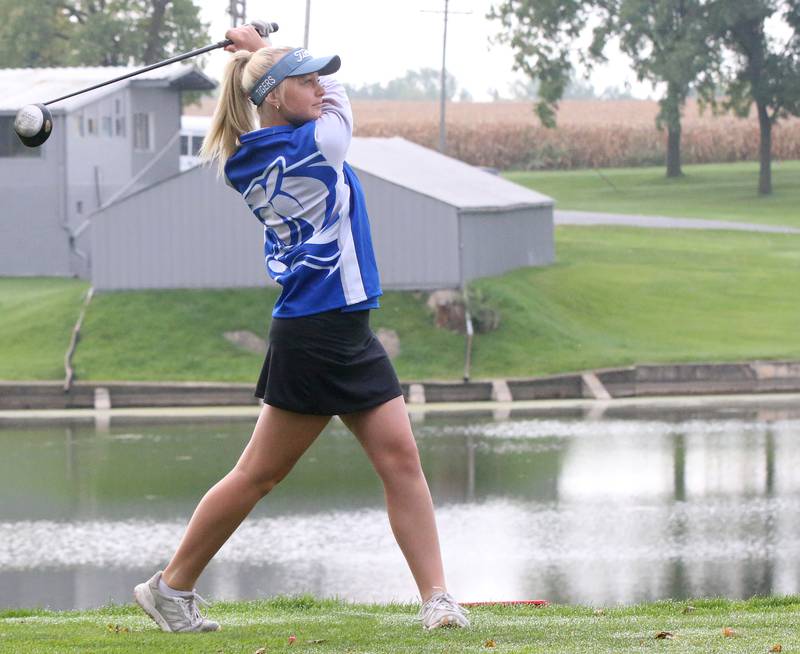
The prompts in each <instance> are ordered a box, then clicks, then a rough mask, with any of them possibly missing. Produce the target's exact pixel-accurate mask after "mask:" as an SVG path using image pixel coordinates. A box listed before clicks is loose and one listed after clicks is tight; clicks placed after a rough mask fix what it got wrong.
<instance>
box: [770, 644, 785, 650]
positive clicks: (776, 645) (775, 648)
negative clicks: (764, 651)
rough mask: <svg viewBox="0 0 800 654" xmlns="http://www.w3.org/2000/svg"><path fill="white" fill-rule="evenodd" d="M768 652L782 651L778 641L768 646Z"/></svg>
mask: <svg viewBox="0 0 800 654" xmlns="http://www.w3.org/2000/svg"><path fill="white" fill-rule="evenodd" d="M769 651H770V652H782V651H783V647H781V644H780V643H775V644H774V645H773V646H772V647H770V648H769Z"/></svg>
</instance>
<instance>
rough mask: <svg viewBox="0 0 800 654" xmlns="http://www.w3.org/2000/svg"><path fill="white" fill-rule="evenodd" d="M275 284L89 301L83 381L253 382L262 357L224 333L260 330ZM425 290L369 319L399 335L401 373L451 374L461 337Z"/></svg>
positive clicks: (78, 361) (390, 300)
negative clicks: (436, 313) (439, 323)
mask: <svg viewBox="0 0 800 654" xmlns="http://www.w3.org/2000/svg"><path fill="white" fill-rule="evenodd" d="M277 295H278V291H277V290H276V289H260V290H257V289H252V290H247V289H236V290H221V291H219V290H203V291H200V290H198V291H187V290H176V291H131V292H120V293H104V294H99V295H97V296H96V297H95V299H94V300H93V301H92V305H91V307H90V311H89V312H87V315H86V320H85V322H84V328H83V331H82V334H83V336H82V339H81V345H80V347H79V348H78V351H77V352H76V356H75V370H76V374H77V375H78V377H79V378H80V379H84V380H112V379H120V380H161V379H164V380H213V381H242V382H254V381H255V379H256V378H257V377H258V373H259V371H260V370H261V363H262V361H263V356H261V355H258V354H253V353H251V352H248V351H245V350H243V349H241V348H239V347H237V346H235V345H233V344H232V343H229V342H228V341H227V340H225V338H224V336H223V335H224V333H225V332H229V331H238V330H246V331H251V332H253V333H254V334H258V335H260V336H262V337H266V334H267V331H268V329H269V322H270V318H269V316H270V311H271V309H272V305H273V303H274V302H275V298H276V297H277ZM424 300H425V297H424V296H423V295H422V294H414V293H398V292H395V293H387V294H386V295H385V296H384V297H383V298H381V305H382V308H381V309H380V310H379V311H375V312H374V313H373V316H372V320H371V324H372V327H373V329H374V330H375V331H377V330H378V329H380V328H381V327H390V328H391V329H394V330H396V331H397V332H398V333H399V335H400V340H401V349H402V351H401V354H400V357H399V358H398V359H397V360H396V367H397V371H398V374H399V375H400V377H406V378H415V377H426V378H427V377H451V378H452V377H457V376H458V375H459V374H460V372H459V371H460V368H459V366H461V365H463V363H462V361H463V360H462V356H463V347H464V345H463V337H461V336H459V335H458V334H454V333H450V332H445V331H441V330H437V329H435V328H434V327H433V324H432V321H431V319H430V318H429V316H428V314H427V311H426V308H425V305H424Z"/></svg>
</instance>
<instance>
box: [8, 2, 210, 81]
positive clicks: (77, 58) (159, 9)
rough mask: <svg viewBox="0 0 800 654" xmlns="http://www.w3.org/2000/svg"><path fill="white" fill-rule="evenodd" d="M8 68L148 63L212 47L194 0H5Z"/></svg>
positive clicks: (206, 28)
mask: <svg viewBox="0 0 800 654" xmlns="http://www.w3.org/2000/svg"><path fill="white" fill-rule="evenodd" d="M0 16H2V17H3V21H2V22H0V66H1V67H3V68H27V67H61V66H130V65H142V64H144V65H149V64H152V63H155V62H157V61H161V60H162V59H166V58H168V57H171V56H173V55H176V54H179V53H181V52H186V51H188V50H192V49H194V48H199V47H201V46H204V45H208V44H209V43H210V42H211V39H210V37H209V35H208V24H205V23H203V22H202V21H201V20H200V7H198V6H196V5H195V4H194V2H193V1H192V0H29V1H28V2H19V0H0Z"/></svg>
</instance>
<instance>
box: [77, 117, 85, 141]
mask: <svg viewBox="0 0 800 654" xmlns="http://www.w3.org/2000/svg"><path fill="white" fill-rule="evenodd" d="M75 129H77V130H78V134H79V135H81V136H83V133H84V132H83V114H76V115H75Z"/></svg>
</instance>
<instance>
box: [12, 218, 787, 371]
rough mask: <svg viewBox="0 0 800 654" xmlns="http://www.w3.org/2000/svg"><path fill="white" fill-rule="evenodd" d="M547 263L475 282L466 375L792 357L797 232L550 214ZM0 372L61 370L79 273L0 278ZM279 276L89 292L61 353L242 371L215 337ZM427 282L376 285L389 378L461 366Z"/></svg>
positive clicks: (98, 362) (79, 361) (88, 363)
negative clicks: (221, 285)
mask: <svg viewBox="0 0 800 654" xmlns="http://www.w3.org/2000/svg"><path fill="white" fill-rule="evenodd" d="M556 250H557V261H556V263H555V264H554V265H552V266H548V267H544V268H523V269H519V270H516V271H512V272H510V273H507V274H505V275H501V276H498V277H493V278H487V279H483V280H480V281H478V282H476V283H475V287H476V288H478V289H479V290H480V291H482V293H483V294H484V295H485V296H486V297H487V298H488V302H489V304H490V305H491V306H493V307H496V308H497V309H498V310H499V311H500V315H501V322H500V327H499V329H498V330H497V331H494V332H491V333H488V334H480V335H478V336H477V337H476V339H475V341H474V352H473V368H472V377H473V378H481V377H499V376H513V377H523V376H532V375H542V374H550V373H558V372H567V371H577V370H585V369H591V368H599V367H613V366H622V365H628V364H634V363H647V362H682V361H739V360H750V359H797V358H800V338H798V337H797V333H798V327H800V302H797V297H798V296H797V289H798V288H800V236H793V235H783V234H756V233H742V232H725V231H721V232H708V231H679V230H650V229H637V228H623V227H559V228H558V229H557V230H556ZM0 288H2V289H3V295H2V302H3V303H4V304H3V306H4V307H8V310H7V311H3V312H2V313H1V314H0V334H2V335H4V336H5V338H3V339H1V340H0V352H1V353H2V356H0V362H2V364H0V365H2V366H3V368H2V373H0V378H5V379H36V378H38V379H60V378H62V377H63V355H64V351H65V350H66V347H67V343H68V340H69V332H70V329H71V327H72V324H73V323H74V321H75V320H76V319H77V316H78V312H79V310H80V304H81V298H82V294H83V292H84V291H85V289H86V284H85V283H83V282H76V281H71V280H49V279H40V280H8V279H6V280H2V286H0ZM276 294H277V290H276V289H237V290H202V291H199V290H198V291H195V290H175V291H130V292H115V293H99V294H96V295H95V297H94V299H93V300H92V303H91V305H90V306H89V310H88V312H87V315H86V318H85V320H84V326H83V330H82V337H81V340H80V342H79V345H78V348H77V351H76V354H75V358H74V365H75V369H76V374H77V378H78V379H82V380H94V381H100V380H132V381H133V380H152V381H159V380H164V381H182V380H184V381H192V380H194V381H236V382H248V383H254V382H255V380H256V378H257V376H258V372H259V370H260V367H261V363H262V357H261V356H260V355H257V354H253V353H250V352H247V351H245V350H242V349H241V348H239V347H237V346H235V345H233V344H231V343H229V342H228V341H227V340H225V338H224V333H225V332H226V331H237V330H247V331H251V332H253V333H255V334H259V335H262V336H263V335H266V333H267V331H268V328H269V322H270V318H269V316H270V311H271V308H272V304H273V302H274V300H275V297H276ZM425 299H426V294H423V293H401V292H389V293H387V294H386V295H385V296H384V297H383V298H382V299H381V304H382V308H381V309H380V310H378V311H375V312H373V315H372V327H373V329H374V330H375V331H378V330H379V329H380V328H382V327H384V328H388V329H393V330H395V331H396V332H397V333H398V335H399V339H400V355H399V357H398V358H397V359H395V365H396V368H397V371H398V374H399V376H400V377H401V379H404V380H418V379H459V378H460V377H461V375H462V372H463V361H464V337H463V336H462V335H460V334H456V333H452V332H447V331H443V330H439V329H436V328H434V326H433V321H432V318H431V316H430V314H429V313H428V311H427V309H426V307H425Z"/></svg>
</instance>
